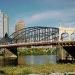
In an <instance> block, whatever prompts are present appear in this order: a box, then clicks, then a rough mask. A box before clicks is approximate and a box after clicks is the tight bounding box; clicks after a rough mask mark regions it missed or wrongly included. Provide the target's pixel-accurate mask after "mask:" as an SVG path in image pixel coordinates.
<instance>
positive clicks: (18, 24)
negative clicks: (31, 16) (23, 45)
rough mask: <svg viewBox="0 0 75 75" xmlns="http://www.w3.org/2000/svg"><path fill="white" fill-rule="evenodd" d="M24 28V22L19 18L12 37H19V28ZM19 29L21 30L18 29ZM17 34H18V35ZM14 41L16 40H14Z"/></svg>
mask: <svg viewBox="0 0 75 75" xmlns="http://www.w3.org/2000/svg"><path fill="white" fill-rule="evenodd" d="M23 28H25V22H24V21H23V20H19V21H18V22H17V23H16V25H15V32H16V33H15V34H14V37H15V38H16V39H17V38H19V37H21V36H20V35H19V34H20V33H21V32H22V30H21V29H23ZM20 30H21V31H20ZM18 35H19V36H18ZM21 40H22V39H19V41H21ZM15 41H16V40H15ZM19 41H18V42H19Z"/></svg>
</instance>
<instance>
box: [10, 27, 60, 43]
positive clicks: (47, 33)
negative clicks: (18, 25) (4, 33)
mask: <svg viewBox="0 0 75 75" xmlns="http://www.w3.org/2000/svg"><path fill="white" fill-rule="evenodd" d="M58 35H59V29H58V28H54V27H38V26H36V27H28V28H24V29H21V30H19V31H17V32H14V33H13V34H12V35H10V37H9V38H12V39H11V42H12V43H21V42H39V41H56V40H58Z"/></svg>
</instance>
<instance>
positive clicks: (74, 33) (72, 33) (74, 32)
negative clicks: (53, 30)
mask: <svg viewBox="0 0 75 75" xmlns="http://www.w3.org/2000/svg"><path fill="white" fill-rule="evenodd" d="M64 33H67V34H68V38H66V41H72V40H75V28H70V27H59V41H65V40H62V34H63V37H65V36H67V35H64Z"/></svg>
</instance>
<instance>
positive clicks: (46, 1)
mask: <svg viewBox="0 0 75 75" xmlns="http://www.w3.org/2000/svg"><path fill="white" fill-rule="evenodd" d="M0 10H2V11H3V12H5V13H7V14H8V16H9V31H10V34H11V33H12V32H14V31H15V30H14V29H15V24H16V22H17V21H18V20H19V19H23V20H24V21H25V23H26V26H27V27H29V26H51V27H59V25H64V26H71V27H74V26H75V0H0Z"/></svg>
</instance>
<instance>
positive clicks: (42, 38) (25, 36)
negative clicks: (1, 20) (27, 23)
mask: <svg viewBox="0 0 75 75" xmlns="http://www.w3.org/2000/svg"><path fill="white" fill-rule="evenodd" d="M50 45H53V46H62V47H63V48H64V49H65V50H66V51H67V52H68V53H69V54H70V55H71V56H72V57H73V58H75V50H74V49H75V41H59V28H54V27H39V26H36V27H28V28H24V29H21V30H19V31H17V32H14V33H13V34H11V35H10V36H8V34H5V36H4V37H3V38H2V39H1V40H0V48H6V49H8V50H9V51H11V52H12V53H13V54H15V55H18V54H17V48H18V47H31V46H50ZM16 61H17V59H16Z"/></svg>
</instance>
